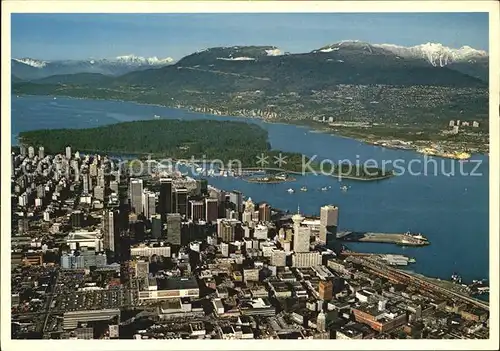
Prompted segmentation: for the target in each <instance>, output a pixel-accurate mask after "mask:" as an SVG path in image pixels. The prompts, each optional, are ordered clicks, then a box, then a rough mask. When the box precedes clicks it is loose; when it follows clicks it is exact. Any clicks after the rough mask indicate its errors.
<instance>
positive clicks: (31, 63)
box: [13, 57, 47, 68]
mask: <svg viewBox="0 0 500 351" xmlns="http://www.w3.org/2000/svg"><path fill="white" fill-rule="evenodd" d="M13 60H14V61H16V62H19V63H23V64H25V65H28V66H31V67H35V68H43V67H45V66H46V65H47V61H41V60H35V59H32V58H29V57H26V58H20V59H16V58H15V59H13Z"/></svg>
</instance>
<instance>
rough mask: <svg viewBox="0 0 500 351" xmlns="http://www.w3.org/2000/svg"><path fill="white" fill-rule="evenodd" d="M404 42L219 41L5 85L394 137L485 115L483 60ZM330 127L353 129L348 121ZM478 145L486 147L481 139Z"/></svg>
mask: <svg viewBox="0 0 500 351" xmlns="http://www.w3.org/2000/svg"><path fill="white" fill-rule="evenodd" d="M422 48H423V49H429V48H430V49H432V50H436V47H435V46H423V47H422ZM422 48H419V50H423V49H422ZM410 49H411V50H409V51H408V50H407V51H404V52H403V51H401V49H400V48H396V49H395V48H394V47H388V46H384V45H371V44H368V43H363V42H355V41H347V42H341V43H337V44H332V45H328V46H325V47H323V48H320V49H318V50H313V51H312V52H309V53H303V54H287V53H284V54H283V53H281V52H280V51H279V50H278V49H277V48H275V47H273V46H248V47H219V48H211V49H207V50H203V51H199V52H196V53H193V54H191V55H188V56H186V57H184V58H182V59H181V60H179V61H178V62H177V63H175V64H172V65H168V66H165V67H161V68H154V69H147V70H140V71H134V72H130V73H127V74H124V75H121V76H118V77H107V76H102V75H95V74H78V75H63V76H53V77H49V78H45V79H43V80H35V81H32V82H30V83H20V82H17V83H16V82H13V92H14V93H16V94H47V95H67V96H74V97H84V98H98V99H117V100H128V101H137V102H142V103H153V104H160V105H165V106H170V107H183V108H188V109H192V110H196V111H201V112H208V113H215V114H228V115H234V116H240V115H241V116H250V117H262V118H265V119H268V120H276V121H287V122H292V123H301V124H303V123H306V124H313V125H314V123H315V122H314V121H317V120H318V119H319V120H321V119H323V118H325V119H326V120H329V119H332V120H333V121H334V122H337V123H343V122H359V123H377V124H379V125H380V124H381V125H385V129H386V131H385V132H384V133H383V136H384V137H387V135H390V134H391V133H390V130H393V131H394V133H393V134H394V138H402V139H404V138H405V137H406V136H407V132H408V130H405V126H407V127H408V128H410V127H411V129H414V127H415V124H418V125H420V126H421V127H422V128H424V127H425V128H427V129H433V130H434V134H439V133H440V131H441V130H443V129H445V128H447V126H448V122H449V120H450V119H461V120H467V121H472V120H479V121H484V120H485V119H486V118H487V117H488V83H487V82H486V81H484V80H482V79H480V77H482V76H484V69H485V67H486V68H487V58H485V57H478V58H477V59H470V57H469V56H464V57H465V58H467V60H466V61H464V60H460V59H459V56H457V52H458V53H461V52H462V51H464V50H462V49H460V50H462V51H460V50H458V51H457V50H455V51H449V50H448V51H445V52H444V53H440V52H437V53H435V52H434V51H433V52H431V53H429V52H423V51H422V52H423V53H422V52H421V51H418V52H417V53H415V51H414V49H412V48H410ZM437 49H439V50H441V49H443V48H442V47H441V46H438V47H437ZM469 51H470V50H469ZM469 51H467V50H465V52H466V53H468V52H469ZM403 54H404V55H403ZM426 55H427V56H426ZM436 55H438V56H436ZM439 55H441V56H439ZM443 55H449V56H443ZM457 57H458V58H457ZM436 60H438V61H436ZM436 62H441V63H446V64H443V65H441V64H436ZM481 67H482V68H481ZM486 124H487V123H482V125H483V126H485V125H486ZM396 126H397V128H396ZM320 127H321V128H324V127H325V125H324V124H323V125H322V126H320ZM408 128H407V129H408ZM486 128H487V127H486ZM373 130H376V129H373ZM335 132H336V133H340V134H347V135H350V133H351V131H350V130H347V129H346V128H341V129H339V128H336V129H335ZM360 133H361V134H362V133H363V130H360V131H357V132H356V135H359V134H360ZM412 133H413V132H412ZM380 136H382V135H380ZM374 137H375V138H376V137H377V135H376V134H375V135H374ZM434 137H437V135H435V136H434ZM413 139H415V136H413V137H412V140H413ZM469 139H471V140H473V139H474V136H470V137H469ZM469 141H470V140H469ZM474 143H475V142H472V144H471V145H473V144H474ZM479 143H480V144H481V145H483V144H484V140H483V138H482V137H481V141H480V142H479Z"/></svg>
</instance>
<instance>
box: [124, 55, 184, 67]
mask: <svg viewBox="0 0 500 351" xmlns="http://www.w3.org/2000/svg"><path fill="white" fill-rule="evenodd" d="M116 61H117V62H123V63H127V64H136V65H150V66H157V65H160V66H161V65H168V64H170V63H172V62H174V59H173V58H171V57H167V58H163V59H160V58H158V57H156V56H153V57H140V56H135V55H124V56H118V57H116Z"/></svg>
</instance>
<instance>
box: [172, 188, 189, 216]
mask: <svg viewBox="0 0 500 351" xmlns="http://www.w3.org/2000/svg"><path fill="white" fill-rule="evenodd" d="M175 205H176V209H177V213H179V214H180V215H181V216H186V215H187V212H188V211H187V209H188V190H187V189H186V188H177V189H175Z"/></svg>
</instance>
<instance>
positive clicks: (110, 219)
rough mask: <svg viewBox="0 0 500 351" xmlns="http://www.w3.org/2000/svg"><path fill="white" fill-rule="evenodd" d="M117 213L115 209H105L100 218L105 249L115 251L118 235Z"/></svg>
mask: <svg viewBox="0 0 500 351" xmlns="http://www.w3.org/2000/svg"><path fill="white" fill-rule="evenodd" d="M118 229H119V228H118V213H117V211H115V210H111V209H107V210H105V211H104V215H103V218H102V233H103V244H104V248H105V249H106V250H110V251H112V252H116V249H117V247H116V246H117V245H116V243H117V242H118V240H119V237H118V233H119V230H118Z"/></svg>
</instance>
